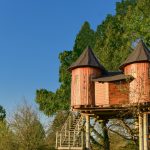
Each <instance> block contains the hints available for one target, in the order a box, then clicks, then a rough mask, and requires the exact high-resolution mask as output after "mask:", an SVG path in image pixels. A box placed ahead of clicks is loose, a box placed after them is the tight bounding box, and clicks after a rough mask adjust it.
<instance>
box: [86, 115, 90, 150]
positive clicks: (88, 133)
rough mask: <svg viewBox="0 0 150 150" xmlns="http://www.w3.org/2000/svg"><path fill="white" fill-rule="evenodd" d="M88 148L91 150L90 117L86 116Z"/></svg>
mask: <svg viewBox="0 0 150 150" xmlns="http://www.w3.org/2000/svg"><path fill="white" fill-rule="evenodd" d="M86 148H87V149H90V116H89V115H86Z"/></svg>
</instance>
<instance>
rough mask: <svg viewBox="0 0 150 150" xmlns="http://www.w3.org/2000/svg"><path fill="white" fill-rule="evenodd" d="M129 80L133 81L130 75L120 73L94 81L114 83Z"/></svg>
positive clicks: (110, 73)
mask: <svg viewBox="0 0 150 150" xmlns="http://www.w3.org/2000/svg"><path fill="white" fill-rule="evenodd" d="M128 79H133V77H132V76H129V75H124V74H123V73H122V72H119V71H118V72H108V73H107V74H106V75H105V76H102V77H98V78H94V79H92V80H93V81H97V82H113V81H121V80H128Z"/></svg>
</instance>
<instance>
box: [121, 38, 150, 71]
mask: <svg viewBox="0 0 150 150" xmlns="http://www.w3.org/2000/svg"><path fill="white" fill-rule="evenodd" d="M142 61H148V62H150V51H149V49H148V48H147V47H146V45H145V44H144V42H143V41H142V40H141V41H139V43H138V44H137V46H136V47H135V49H134V50H133V52H132V53H131V54H130V55H129V57H127V59H126V60H125V61H124V62H123V63H122V64H121V65H120V67H119V68H120V69H123V68H124V67H125V66H126V65H128V64H131V63H134V62H142Z"/></svg>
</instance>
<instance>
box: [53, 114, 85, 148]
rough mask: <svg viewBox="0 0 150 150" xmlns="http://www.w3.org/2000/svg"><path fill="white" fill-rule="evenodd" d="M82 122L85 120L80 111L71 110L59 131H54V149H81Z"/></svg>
mask: <svg viewBox="0 0 150 150" xmlns="http://www.w3.org/2000/svg"><path fill="white" fill-rule="evenodd" d="M84 123H85V121H84V119H83V117H82V116H81V115H80V113H73V112H71V113H70V114H69V117H68V118H67V120H66V122H65V124H64V125H63V126H62V129H61V131H60V132H57V133H56V149H58V150H83V149H84V134H83V133H84V132H83V128H84Z"/></svg>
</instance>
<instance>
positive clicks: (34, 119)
mask: <svg viewBox="0 0 150 150" xmlns="http://www.w3.org/2000/svg"><path fill="white" fill-rule="evenodd" d="M11 127H12V131H13V133H14V137H15V140H16V143H17V145H18V149H19V150H38V149H41V148H43V147H44V144H45V141H44V138H45V131H44V129H43V126H42V124H41V123H40V121H39V119H38V116H37V114H36V112H35V111H34V110H33V109H32V108H31V106H29V105H27V104H24V105H23V106H20V107H18V109H17V110H16V112H15V113H14V115H13V119H12V122H11Z"/></svg>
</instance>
